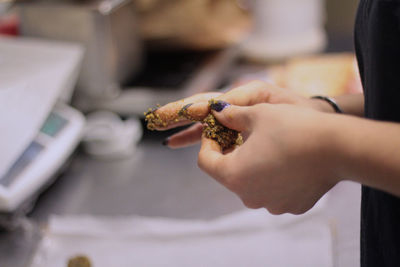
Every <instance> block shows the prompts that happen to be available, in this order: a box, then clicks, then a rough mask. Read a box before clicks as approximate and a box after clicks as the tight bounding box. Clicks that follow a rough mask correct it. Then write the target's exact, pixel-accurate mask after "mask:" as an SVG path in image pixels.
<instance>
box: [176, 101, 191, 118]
mask: <svg viewBox="0 0 400 267" xmlns="http://www.w3.org/2000/svg"><path fill="white" fill-rule="evenodd" d="M191 105H193V103H189V104H186V105H184V106H183V108H181V110H180V111H179V112H178V115H180V116H185V115H186V111H187V109H188V108H189V107H190V106H191Z"/></svg>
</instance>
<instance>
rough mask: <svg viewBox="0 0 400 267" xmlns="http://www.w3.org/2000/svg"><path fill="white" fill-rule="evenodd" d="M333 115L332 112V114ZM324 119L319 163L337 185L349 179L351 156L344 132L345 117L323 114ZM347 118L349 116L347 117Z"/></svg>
mask: <svg viewBox="0 0 400 267" xmlns="http://www.w3.org/2000/svg"><path fill="white" fill-rule="evenodd" d="M330 113H332V112H330ZM322 116H323V117H324V118H323V120H321V123H320V124H319V125H320V127H319V135H318V140H317V142H319V144H320V147H319V148H318V150H319V153H318V154H319V157H320V159H319V161H320V162H321V166H322V167H323V168H324V169H325V170H326V174H327V177H326V179H329V181H330V182H331V183H333V184H336V183H338V182H340V181H342V180H345V179H346V178H348V176H347V174H348V170H347V164H348V162H349V161H348V156H349V155H350V153H349V151H348V149H350V146H348V145H347V141H348V140H347V139H346V133H345V131H344V130H343V129H344V127H345V126H344V125H343V120H345V119H346V118H345V119H344V118H343V117H344V116H338V115H335V114H323V115H322ZM346 117H347V116H346Z"/></svg>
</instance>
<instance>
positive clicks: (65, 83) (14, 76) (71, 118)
mask: <svg viewBox="0 0 400 267" xmlns="http://www.w3.org/2000/svg"><path fill="white" fill-rule="evenodd" d="M82 57H83V49H82V47H80V46H79V45H76V44H69V43H59V42H50V41H43V40H35V39H27V38H6V37H0V81H1V83H0V127H1V136H0V137H1V138H0V214H12V213H19V212H20V211H21V210H22V209H24V207H26V205H24V204H25V203H27V204H28V203H30V202H31V201H30V200H32V199H33V198H34V197H36V196H37V195H38V194H39V193H40V192H41V190H42V189H43V187H44V186H45V185H47V184H49V183H50V182H51V181H52V179H53V178H54V176H55V174H57V172H58V171H59V169H60V167H62V166H63V165H64V164H65V162H66V160H67V159H68V157H69V156H70V155H71V154H72V152H73V151H74V149H75V148H76V146H77V145H78V143H79V142H80V140H81V135H82V131H83V128H84V124H85V118H84V116H83V115H82V114H81V113H80V112H79V111H78V110H75V109H73V108H72V107H70V106H69V105H68V104H67V103H68V102H69V99H70V97H71V95H72V91H73V89H74V87H75V84H76V81H77V78H78V74H79V66H80V63H81V60H82ZM21 206H22V207H21Z"/></svg>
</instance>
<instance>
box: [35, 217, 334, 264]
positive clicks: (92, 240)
mask: <svg viewBox="0 0 400 267" xmlns="http://www.w3.org/2000/svg"><path fill="white" fill-rule="evenodd" d="M331 242H332V238H331V230H330V227H329V223H328V222H327V221H326V220H323V219H322V217H321V216H315V215H312V213H311V215H304V216H300V217H299V216H293V215H283V216H272V215H270V214H268V213H267V212H266V211H265V210H263V209H262V210H257V211H249V210H246V211H243V212H239V213H235V214H232V215H228V216H223V217H221V218H218V219H215V220H212V221H198V220H175V219H165V218H144V217H126V218H115V217H113V218H104V217H102V218H101V217H90V216H79V217H78V216H77V217H57V216H56V217H52V218H51V219H50V222H49V226H48V229H47V230H46V231H45V234H44V238H43V240H42V241H41V244H40V245H39V248H38V250H37V253H36V255H35V257H34V259H33V263H32V265H31V267H64V266H66V263H67V261H68V259H69V258H70V257H73V256H76V255H78V254H84V255H87V256H88V257H89V258H90V259H91V261H92V263H93V266H94V267H110V266H118V267H128V266H130V267H131V266H269V267H272V266H279V267H285V266H287V267H289V266H290V267H292V266H296V267H303V266H304V267H312V266H324V267H325V266H332V265H333V263H332V244H331Z"/></svg>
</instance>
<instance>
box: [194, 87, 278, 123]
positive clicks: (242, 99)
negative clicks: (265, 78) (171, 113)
mask: <svg viewBox="0 0 400 267" xmlns="http://www.w3.org/2000/svg"><path fill="white" fill-rule="evenodd" d="M278 90H282V89H280V88H278V87H276V86H274V85H272V84H269V83H266V82H262V81H252V82H249V83H246V84H244V85H242V86H238V87H236V88H234V89H232V90H231V91H229V92H227V93H225V94H221V95H219V96H217V97H215V98H213V99H214V100H216V101H217V100H222V101H225V102H228V103H230V104H232V105H236V106H252V105H256V104H260V103H267V102H269V101H270V98H271V95H273V94H274V93H275V92H276V91H278ZM209 113H210V108H209V103H208V101H198V102H196V103H194V104H193V105H191V106H190V107H188V108H187V112H186V114H187V117H190V118H193V119H194V120H197V121H201V120H203V119H204V118H205V117H207V115H208V114H209Z"/></svg>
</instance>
